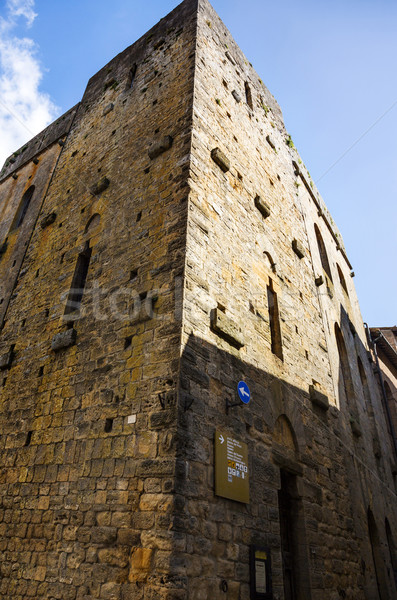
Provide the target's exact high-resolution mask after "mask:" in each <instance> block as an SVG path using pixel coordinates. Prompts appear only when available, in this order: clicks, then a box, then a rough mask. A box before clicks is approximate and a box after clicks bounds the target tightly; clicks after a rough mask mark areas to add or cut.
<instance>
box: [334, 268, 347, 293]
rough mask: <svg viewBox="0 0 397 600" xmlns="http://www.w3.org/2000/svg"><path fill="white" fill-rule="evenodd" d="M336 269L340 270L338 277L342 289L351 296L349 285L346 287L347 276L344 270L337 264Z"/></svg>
mask: <svg viewBox="0 0 397 600" xmlns="http://www.w3.org/2000/svg"><path fill="white" fill-rule="evenodd" d="M336 268H337V269H338V275H339V281H340V284H341V286H342V288H343V289H344V291H345V292H346V294H347V295H349V292H348V291H347V285H346V279H345V276H344V275H343V273H342V269H341V268H340V266H339V265H338V263H336Z"/></svg>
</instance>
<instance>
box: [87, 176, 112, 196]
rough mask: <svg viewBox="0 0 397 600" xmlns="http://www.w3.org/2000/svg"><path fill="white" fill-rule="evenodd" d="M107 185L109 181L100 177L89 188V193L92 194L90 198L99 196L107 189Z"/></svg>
mask: <svg viewBox="0 0 397 600" xmlns="http://www.w3.org/2000/svg"><path fill="white" fill-rule="evenodd" d="M109 185H110V180H109V179H108V178H107V177H102V178H101V179H100V180H99V181H97V182H96V183H94V184H93V185H92V186H91V187H90V193H91V194H92V196H99V194H102V192H104V191H105V190H106V189H107V188H108V187H109Z"/></svg>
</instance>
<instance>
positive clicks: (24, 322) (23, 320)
mask: <svg viewBox="0 0 397 600" xmlns="http://www.w3.org/2000/svg"><path fill="white" fill-rule="evenodd" d="M25 325H26V319H22V321H21V327H25Z"/></svg>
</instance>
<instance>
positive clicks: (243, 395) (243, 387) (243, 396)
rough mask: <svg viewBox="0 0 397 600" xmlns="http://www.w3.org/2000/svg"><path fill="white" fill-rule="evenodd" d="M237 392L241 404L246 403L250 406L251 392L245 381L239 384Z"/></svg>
mask: <svg viewBox="0 0 397 600" xmlns="http://www.w3.org/2000/svg"><path fill="white" fill-rule="evenodd" d="M237 392H238V395H239V398H240V400H241V402H244V404H248V402H249V401H250V400H251V392H250V389H249V387H248V385H247V384H246V383H245V381H239V382H238V384H237Z"/></svg>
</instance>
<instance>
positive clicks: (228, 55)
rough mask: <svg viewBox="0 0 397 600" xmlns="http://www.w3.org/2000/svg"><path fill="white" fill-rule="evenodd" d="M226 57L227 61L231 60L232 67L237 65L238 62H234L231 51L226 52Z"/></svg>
mask: <svg viewBox="0 0 397 600" xmlns="http://www.w3.org/2000/svg"><path fill="white" fill-rule="evenodd" d="M225 56H226V58H227V60H229V61H230V62H231V63H232V65H235V64H236V61H235V60H234V58H233V56H232V55H231V54H230V52H229V50H227V51H226V52H225Z"/></svg>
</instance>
